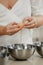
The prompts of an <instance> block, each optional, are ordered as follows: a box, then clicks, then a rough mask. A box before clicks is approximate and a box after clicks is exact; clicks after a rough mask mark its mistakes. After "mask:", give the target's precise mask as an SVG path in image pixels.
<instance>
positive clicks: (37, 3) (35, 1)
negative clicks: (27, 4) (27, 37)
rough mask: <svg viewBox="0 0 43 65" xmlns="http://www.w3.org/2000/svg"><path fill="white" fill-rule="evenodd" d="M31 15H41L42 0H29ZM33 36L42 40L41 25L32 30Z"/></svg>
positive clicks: (42, 9)
mask: <svg viewBox="0 0 43 65" xmlns="http://www.w3.org/2000/svg"><path fill="white" fill-rule="evenodd" d="M31 10H32V11H31V12H32V16H35V15H43V0H31ZM33 38H39V40H40V41H42V42H43V26H41V27H39V28H37V29H34V30H33Z"/></svg>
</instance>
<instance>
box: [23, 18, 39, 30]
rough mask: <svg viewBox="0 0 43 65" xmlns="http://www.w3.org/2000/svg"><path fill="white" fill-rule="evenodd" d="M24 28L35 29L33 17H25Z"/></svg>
mask: <svg viewBox="0 0 43 65" xmlns="http://www.w3.org/2000/svg"><path fill="white" fill-rule="evenodd" d="M23 23H24V27H25V28H28V29H32V28H37V27H38V23H37V21H36V19H35V17H27V18H25V19H24V20H23Z"/></svg>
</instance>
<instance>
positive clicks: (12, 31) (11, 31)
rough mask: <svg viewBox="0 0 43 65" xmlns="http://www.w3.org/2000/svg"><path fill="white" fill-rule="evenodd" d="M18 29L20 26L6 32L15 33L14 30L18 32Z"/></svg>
mask: <svg viewBox="0 0 43 65" xmlns="http://www.w3.org/2000/svg"><path fill="white" fill-rule="evenodd" d="M20 30H21V28H16V29H12V30H8V31H7V33H9V34H15V33H16V32H18V31H20Z"/></svg>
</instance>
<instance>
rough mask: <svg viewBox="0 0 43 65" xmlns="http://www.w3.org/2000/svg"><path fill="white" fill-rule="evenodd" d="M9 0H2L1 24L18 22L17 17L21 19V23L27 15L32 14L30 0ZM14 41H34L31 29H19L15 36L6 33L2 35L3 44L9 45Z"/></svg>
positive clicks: (0, 40) (0, 37) (0, 4)
mask: <svg viewBox="0 0 43 65" xmlns="http://www.w3.org/2000/svg"><path fill="white" fill-rule="evenodd" d="M9 1H10V4H9ZM9 1H8V0H3V1H1V0H0V25H1V24H2V25H7V24H9V22H10V23H11V22H17V23H18V20H17V19H16V17H18V19H19V20H20V19H21V21H19V23H20V22H22V20H23V19H24V18H26V17H27V16H31V6H30V0H9ZM13 1H14V2H13ZM17 1H18V2H17ZM16 2H17V3H16ZM3 5H5V6H3ZM9 9H10V10H9ZM15 15H16V17H15ZM14 43H32V38H31V32H30V30H28V29H23V30H22V31H19V32H18V33H16V34H14V35H13V36H6V35H4V36H0V44H1V45H9V44H14Z"/></svg>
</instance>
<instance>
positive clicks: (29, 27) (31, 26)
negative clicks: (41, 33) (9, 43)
mask: <svg viewBox="0 0 43 65" xmlns="http://www.w3.org/2000/svg"><path fill="white" fill-rule="evenodd" d="M35 27H36V26H35V24H32V25H30V26H25V28H28V29H31V28H35Z"/></svg>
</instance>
